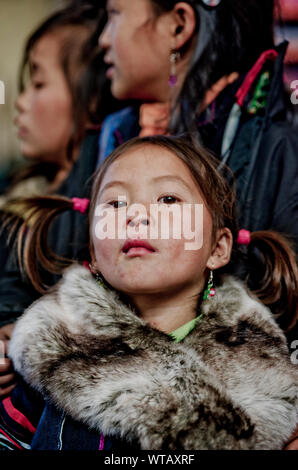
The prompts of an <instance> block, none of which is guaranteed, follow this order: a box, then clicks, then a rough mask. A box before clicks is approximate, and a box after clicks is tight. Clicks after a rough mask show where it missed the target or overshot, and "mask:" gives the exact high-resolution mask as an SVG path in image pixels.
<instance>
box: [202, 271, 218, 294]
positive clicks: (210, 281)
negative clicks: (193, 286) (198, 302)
mask: <svg viewBox="0 0 298 470" xmlns="http://www.w3.org/2000/svg"><path fill="white" fill-rule="evenodd" d="M215 294H216V290H215V289H214V287H213V271H210V275H209V279H208V284H207V288H206V289H205V290H204V293H203V300H207V299H209V298H210V297H211V298H212V297H214V296H215Z"/></svg>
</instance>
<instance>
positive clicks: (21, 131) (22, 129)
mask: <svg viewBox="0 0 298 470" xmlns="http://www.w3.org/2000/svg"><path fill="white" fill-rule="evenodd" d="M27 134H28V130H27V129H26V127H19V129H18V136H19V137H25V136H26V135H27Z"/></svg>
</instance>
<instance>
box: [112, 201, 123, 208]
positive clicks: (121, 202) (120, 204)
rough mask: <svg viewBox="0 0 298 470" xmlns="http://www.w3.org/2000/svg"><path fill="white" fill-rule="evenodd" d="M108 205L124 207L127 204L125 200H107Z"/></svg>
mask: <svg viewBox="0 0 298 470" xmlns="http://www.w3.org/2000/svg"><path fill="white" fill-rule="evenodd" d="M108 205H109V206H113V207H114V209H120V208H121V207H125V206H126V205H127V202H126V201H111V202H108Z"/></svg>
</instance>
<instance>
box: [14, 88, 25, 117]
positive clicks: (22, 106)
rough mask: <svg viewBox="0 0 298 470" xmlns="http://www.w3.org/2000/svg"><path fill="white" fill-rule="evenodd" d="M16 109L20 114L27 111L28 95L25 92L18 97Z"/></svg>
mask: <svg viewBox="0 0 298 470" xmlns="http://www.w3.org/2000/svg"><path fill="white" fill-rule="evenodd" d="M15 108H16V109H17V111H18V112H19V113H22V112H24V111H25V110H26V95H25V91H23V92H22V93H20V95H19V96H18V98H17V99H16V101H15Z"/></svg>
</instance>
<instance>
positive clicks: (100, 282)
mask: <svg viewBox="0 0 298 470" xmlns="http://www.w3.org/2000/svg"><path fill="white" fill-rule="evenodd" d="M89 270H90V271H91V273H92V274H93V275H94V277H95V281H96V282H97V284H98V285H99V286H100V287H103V288H104V289H105V288H106V286H105V284H104V281H103V278H102V275H101V273H100V272H99V271H96V272H94V268H93V266H92V264H91V263H89Z"/></svg>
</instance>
